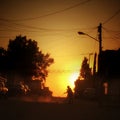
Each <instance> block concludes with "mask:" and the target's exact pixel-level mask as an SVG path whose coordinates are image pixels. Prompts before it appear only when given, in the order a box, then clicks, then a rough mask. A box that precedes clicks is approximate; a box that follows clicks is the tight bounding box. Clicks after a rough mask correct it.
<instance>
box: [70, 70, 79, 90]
mask: <svg viewBox="0 0 120 120" xmlns="http://www.w3.org/2000/svg"><path fill="white" fill-rule="evenodd" d="M78 76H79V72H74V73H72V74H71V75H70V78H69V85H70V86H71V88H72V89H73V88H74V87H75V84H74V82H75V81H76V79H77V78H78Z"/></svg>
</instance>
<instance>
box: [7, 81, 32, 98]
mask: <svg viewBox="0 0 120 120" xmlns="http://www.w3.org/2000/svg"><path fill="white" fill-rule="evenodd" d="M29 91H30V89H29V86H28V85H26V84H23V83H18V84H16V85H12V86H10V87H9V92H8V95H9V96H18V95H26V94H27V93H28V92H29Z"/></svg>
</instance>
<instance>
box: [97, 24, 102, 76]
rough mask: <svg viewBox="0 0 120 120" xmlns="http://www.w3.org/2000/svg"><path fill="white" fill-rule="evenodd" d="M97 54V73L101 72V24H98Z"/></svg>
mask: <svg viewBox="0 0 120 120" xmlns="http://www.w3.org/2000/svg"><path fill="white" fill-rule="evenodd" d="M98 40H99V54H98V75H100V74H101V53H102V24H101V23H100V25H99V26H98Z"/></svg>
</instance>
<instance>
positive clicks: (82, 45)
mask: <svg viewBox="0 0 120 120" xmlns="http://www.w3.org/2000/svg"><path fill="white" fill-rule="evenodd" d="M100 22H101V23H102V26H103V28H102V33H103V34H102V38H103V43H102V46H103V50H106V49H118V48H119V47H120V0H0V46H2V47H5V48H6V47H7V45H8V41H9V39H14V38H15V37H16V36H17V35H20V34H21V35H23V36H24V35H26V36H27V38H28V39H29V38H31V39H33V40H36V41H37V42H38V46H39V48H40V50H42V51H43V53H50V55H51V57H52V58H54V60H55V63H54V64H52V65H51V66H50V67H49V71H50V72H49V74H48V77H47V80H46V86H49V88H50V90H52V91H53V95H54V96H65V95H64V94H63V93H64V92H65V90H66V86H67V85H70V86H71V87H72V88H73V87H74V85H73V84H74V80H75V79H76V78H77V76H78V74H79V70H80V67H81V62H82V60H83V58H84V56H86V57H89V54H90V53H95V52H98V42H96V41H95V40H93V39H91V38H89V37H88V36H85V35H84V36H80V35H78V33H77V32H78V31H82V32H85V33H87V34H89V35H91V36H93V37H95V38H96V39H97V27H98V25H99V23H100ZM92 64H93V55H91V56H90V66H91V67H92Z"/></svg>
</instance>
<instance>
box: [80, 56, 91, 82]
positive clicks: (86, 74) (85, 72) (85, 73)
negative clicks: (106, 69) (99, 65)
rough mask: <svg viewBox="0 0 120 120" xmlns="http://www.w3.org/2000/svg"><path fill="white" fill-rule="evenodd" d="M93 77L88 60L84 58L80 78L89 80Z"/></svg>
mask: <svg viewBox="0 0 120 120" xmlns="http://www.w3.org/2000/svg"><path fill="white" fill-rule="evenodd" d="M91 76H92V72H91V68H90V67H89V64H88V59H87V58H86V57H84V60H83V62H82V66H81V69H80V77H82V78H83V79H84V80H89V79H90V77H91Z"/></svg>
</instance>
